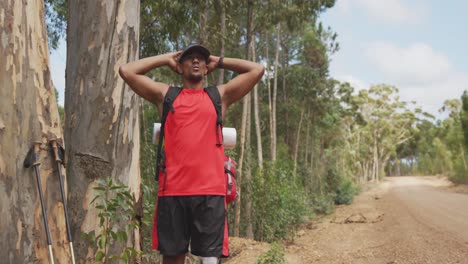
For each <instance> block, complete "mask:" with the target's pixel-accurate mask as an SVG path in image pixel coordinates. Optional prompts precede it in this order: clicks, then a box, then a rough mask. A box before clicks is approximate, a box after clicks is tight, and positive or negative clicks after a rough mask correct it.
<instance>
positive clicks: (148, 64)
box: [119, 52, 180, 110]
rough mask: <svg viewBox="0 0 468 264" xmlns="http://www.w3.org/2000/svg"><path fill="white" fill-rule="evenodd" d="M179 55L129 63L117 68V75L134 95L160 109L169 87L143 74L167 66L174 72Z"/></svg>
mask: <svg viewBox="0 0 468 264" xmlns="http://www.w3.org/2000/svg"><path fill="white" fill-rule="evenodd" d="M179 54H180V52H172V53H167V54H162V55H158V56H153V57H148V58H144V59H141V60H137V61H134V62H130V63H128V64H124V65H121V66H120V67H119V74H120V76H122V78H123V79H124V80H125V82H126V83H127V84H128V85H129V86H130V88H132V90H133V91H134V92H135V93H137V94H138V95H139V96H141V97H143V98H145V99H146V100H148V101H149V102H151V103H153V104H155V105H157V106H158V108H161V107H162V101H163V99H164V96H165V94H166V92H167V89H168V87H169V85H167V84H165V83H162V82H155V81H153V80H152V79H151V78H149V77H148V76H146V75H145V74H146V73H147V72H149V71H150V70H152V69H155V68H159V67H162V66H169V67H170V68H172V69H173V70H174V71H176V65H177V56H179ZM160 110H161V109H160Z"/></svg>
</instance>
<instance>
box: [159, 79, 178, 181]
mask: <svg viewBox="0 0 468 264" xmlns="http://www.w3.org/2000/svg"><path fill="white" fill-rule="evenodd" d="M181 91H182V88H181V87H177V86H170V87H169V90H167V93H166V96H164V101H163V111H162V116H161V129H160V131H159V144H158V151H157V153H156V154H157V158H156V176H155V178H156V181H158V179H159V172H160V171H161V170H162V171H163V172H164V177H166V169H165V164H164V163H165V162H163V163H161V160H164V150H163V147H162V145H163V142H164V141H163V138H164V125H165V124H166V119H167V116H168V115H169V111H171V112H172V113H174V112H175V109H174V107H173V106H172V104H173V103H174V101H175V99H176V98H177V96H178V95H179V94H180V92H181ZM164 183H166V180H165V179H164Z"/></svg>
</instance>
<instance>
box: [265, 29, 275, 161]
mask: <svg viewBox="0 0 468 264" xmlns="http://www.w3.org/2000/svg"><path fill="white" fill-rule="evenodd" d="M265 43H266V45H265V49H266V51H265V54H266V55H265V57H266V60H265V61H266V65H265V69H266V72H267V78H266V79H267V80H266V81H267V90H268V116H269V121H270V122H269V124H270V158H271V160H273V157H274V156H275V154H274V152H273V150H274V147H273V142H275V135H274V134H273V98H272V91H271V82H270V68H269V67H268V62H269V51H268V45H269V43H268V34H266V39H265Z"/></svg>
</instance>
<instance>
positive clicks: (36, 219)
mask: <svg viewBox="0 0 468 264" xmlns="http://www.w3.org/2000/svg"><path fill="white" fill-rule="evenodd" d="M0 36H1V41H0V61H2V64H1V66H0V80H1V88H0V197H1V205H0V214H1V218H0V219H1V220H0V230H1V232H0V248H1V250H0V259H1V261H0V262H2V263H50V259H49V251H48V245H47V242H46V241H47V240H46V232H45V229H44V221H43V214H42V210H41V202H40V199H39V192H38V186H37V182H36V175H35V173H34V169H33V168H28V169H27V168H24V167H23V160H24V159H25V157H26V154H27V153H28V151H29V149H30V148H31V146H32V143H33V142H34V141H38V142H40V143H41V144H40V150H39V153H38V161H39V162H40V165H39V167H38V171H39V173H40V183H41V187H42V190H43V195H44V205H45V208H46V215H47V217H48V225H49V228H50V233H51V242H52V248H53V254H54V261H55V263H70V253H69V249H68V239H67V233H66V225H65V217H64V212H63V205H62V202H61V201H62V200H61V194H60V184H59V180H58V179H57V172H56V171H55V168H56V167H55V166H56V165H55V162H54V159H53V157H52V155H51V147H50V145H49V143H48V141H49V140H50V139H52V137H57V138H58V139H59V141H62V131H61V124H60V118H59V113H58V109H57V103H56V98H55V90H54V87H53V85H52V82H51V77H50V69H49V49H48V47H47V34H46V25H45V19H44V2H43V1H40V0H39V1H27V0H23V1H19V0H16V1H1V2H0ZM62 143H63V142H62ZM63 176H64V181H65V182H66V181H67V178H66V175H63ZM65 192H66V190H65Z"/></svg>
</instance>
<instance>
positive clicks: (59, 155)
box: [49, 138, 75, 264]
mask: <svg viewBox="0 0 468 264" xmlns="http://www.w3.org/2000/svg"><path fill="white" fill-rule="evenodd" d="M49 143H50V145H51V146H52V150H53V152H54V156H55V163H56V165H57V175H58V178H59V182H60V194H61V195H62V203H63V211H64V213H65V222H66V224H67V235H68V243H69V246H70V254H71V258H72V263H73V264H75V252H74V251H73V238H72V234H71V228H70V221H69V220H68V209H67V199H66V197H65V191H64V188H63V177H62V166H61V165H63V157H64V150H63V148H62V146H60V145H59V144H57V140H56V139H55V138H53V139H51V140H50V141H49Z"/></svg>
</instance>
